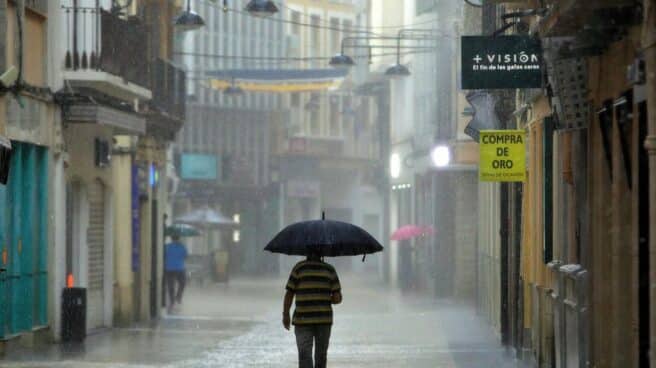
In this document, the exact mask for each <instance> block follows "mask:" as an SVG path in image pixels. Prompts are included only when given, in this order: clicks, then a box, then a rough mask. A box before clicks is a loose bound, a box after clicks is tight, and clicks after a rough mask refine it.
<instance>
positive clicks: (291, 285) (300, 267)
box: [282, 254, 342, 368]
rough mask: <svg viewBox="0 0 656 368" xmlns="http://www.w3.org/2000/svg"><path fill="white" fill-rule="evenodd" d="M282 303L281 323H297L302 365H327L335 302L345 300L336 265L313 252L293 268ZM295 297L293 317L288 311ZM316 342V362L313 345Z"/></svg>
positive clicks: (312, 367)
mask: <svg viewBox="0 0 656 368" xmlns="http://www.w3.org/2000/svg"><path fill="white" fill-rule="evenodd" d="M286 289H287V292H286V293H285V298H284V302H283V312H282V324H283V326H284V327H285V329H286V330H289V329H290V324H293V325H294V332H295V334H296V345H297V348H298V366H299V368H325V367H326V361H327V354H328V344H329V342H330V331H331V328H332V324H333V309H332V305H333V304H340V303H341V302H342V287H341V285H340V282H339V277H338V276H337V272H336V271H335V268H334V267H333V266H332V265H330V264H328V263H326V262H323V260H322V259H321V256H320V255H318V254H313V255H310V256H308V257H307V259H306V260H304V261H301V262H299V263H298V264H296V266H294V268H293V269H292V272H291V274H290V275H289V281H288V282H287V286H286ZM294 299H296V307H295V309H294V316H293V319H292V318H290V315H289V310H290V308H291V306H292V302H293V301H294ZM313 345H314V361H313V359H312V348H313Z"/></svg>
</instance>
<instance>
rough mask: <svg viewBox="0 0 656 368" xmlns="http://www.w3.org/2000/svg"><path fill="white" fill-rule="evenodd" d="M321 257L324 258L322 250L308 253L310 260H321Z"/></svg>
mask: <svg viewBox="0 0 656 368" xmlns="http://www.w3.org/2000/svg"><path fill="white" fill-rule="evenodd" d="M321 258H322V257H321V253H320V252H316V251H314V252H310V253H309V254H308V255H307V259H308V261H321Z"/></svg>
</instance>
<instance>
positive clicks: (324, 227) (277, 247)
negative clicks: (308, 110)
mask: <svg viewBox="0 0 656 368" xmlns="http://www.w3.org/2000/svg"><path fill="white" fill-rule="evenodd" d="M264 249H265V250H268V251H269V252H273V253H282V254H287V255H295V256H307V255H309V254H312V253H318V254H319V255H321V256H323V257H337V256H356V255H366V254H371V253H376V252H380V251H382V250H383V246H382V245H380V243H378V241H376V239H374V237H373V236H371V235H370V234H369V233H368V232H366V231H365V230H363V229H361V228H359V227H357V226H355V225H352V224H349V223H346V222H340V221H328V220H316V221H304V222H298V223H295V224H293V225H289V226H288V227H286V228H285V229H283V230H282V231H281V232H279V233H278V235H276V236H275V237H274V238H273V240H271V241H270V242H269V244H267V246H266V247H265V248H264Z"/></svg>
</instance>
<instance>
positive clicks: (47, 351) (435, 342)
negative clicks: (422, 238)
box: [0, 275, 518, 368]
mask: <svg viewBox="0 0 656 368" xmlns="http://www.w3.org/2000/svg"><path fill="white" fill-rule="evenodd" d="M342 284H343V287H344V303H343V304H342V305H339V306H337V307H336V308H335V325H334V326H333V332H332V339H331V346H330V350H329V353H328V359H329V364H328V365H329V366H330V367H352V368H365V367H421V368H423V367H426V368H428V367H430V368H442V367H444V368H452V367H454V368H456V367H457V368H479V367H495V368H511V367H518V365H517V364H516V362H514V361H513V360H512V359H510V358H509V357H508V354H507V353H506V352H505V350H504V349H503V348H502V347H501V346H500V345H499V344H498V343H497V340H496V339H495V338H494V337H493V336H492V334H491V332H490V331H491V330H490V329H489V328H488V327H487V326H486V324H485V323H484V322H483V321H481V320H480V319H479V318H478V317H477V316H476V315H475V312H474V311H473V310H472V309H470V308H468V307H465V306H463V305H460V304H458V303H455V302H447V301H440V302H437V301H434V300H430V299H429V298H425V297H420V296H416V295H414V296H409V295H402V294H401V293H399V292H397V291H390V290H388V289H385V288H383V287H382V286H381V285H376V284H375V283H369V284H363V282H362V281H361V279H360V277H359V276H355V275H343V276H342ZM283 285H284V281H283V280H255V279H248V280H233V281H231V282H230V284H229V285H227V286H226V285H223V284H219V285H209V286H205V287H203V288H201V287H199V286H195V285H192V286H191V287H190V288H189V289H188V291H187V293H186V296H185V302H184V305H183V306H182V308H181V310H180V311H179V312H176V313H175V314H174V315H172V316H167V317H165V318H163V319H162V320H161V321H160V322H159V323H158V324H157V325H153V326H139V327H133V328H115V329H109V330H105V331H100V332H98V333H96V334H94V335H92V336H90V337H88V338H87V340H86V342H85V343H84V345H83V346H68V347H66V346H62V345H54V346H51V347H47V348H41V349H37V350H21V351H18V352H12V353H10V355H8V356H7V357H6V358H5V360H3V361H1V362H0V367H35V368H40V367H44V368H46V367H80V368H86V367H89V368H92V367H98V368H101V367H119V368H121V367H125V368H133V367H154V366H157V367H171V368H173V367H176V368H178V367H179V368H204V367H226V368H241V367H273V368H276V367H294V366H296V364H297V360H296V347H295V340H294V334H293V332H287V331H285V330H284V329H283V328H282V325H281V322H280V319H281V318H280V316H281V310H282V294H283Z"/></svg>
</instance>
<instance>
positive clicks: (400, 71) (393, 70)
mask: <svg viewBox="0 0 656 368" xmlns="http://www.w3.org/2000/svg"><path fill="white" fill-rule="evenodd" d="M385 75H386V76H388V77H391V78H400V77H407V76H409V75H410V70H409V69H408V67H407V66H405V65H402V64H400V63H397V64H395V65H392V66H390V67H389V68H387V70H386V71H385Z"/></svg>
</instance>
